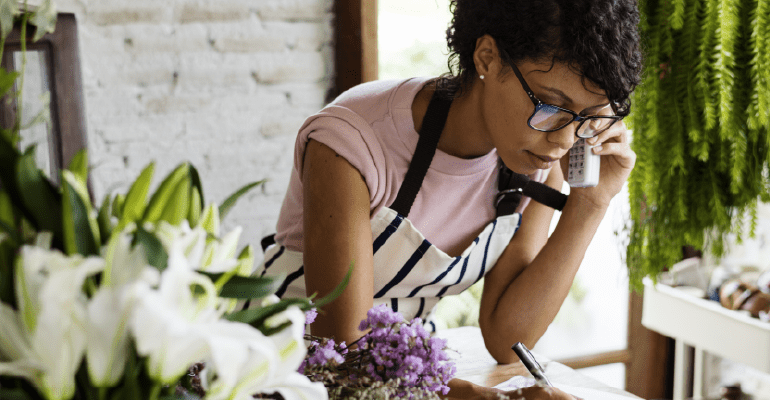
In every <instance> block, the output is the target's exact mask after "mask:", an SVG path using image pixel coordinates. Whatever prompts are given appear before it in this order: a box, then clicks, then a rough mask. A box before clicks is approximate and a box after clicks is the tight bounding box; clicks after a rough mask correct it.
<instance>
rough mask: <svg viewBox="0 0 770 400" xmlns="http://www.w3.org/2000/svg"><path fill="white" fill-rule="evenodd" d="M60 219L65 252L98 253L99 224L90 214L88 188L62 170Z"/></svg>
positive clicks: (99, 243) (70, 173)
mask: <svg viewBox="0 0 770 400" xmlns="http://www.w3.org/2000/svg"><path fill="white" fill-rule="evenodd" d="M62 178H63V179H62V190H63V201H62V220H63V224H62V225H63V226H64V250H65V252H66V253H67V254H76V253H77V254H82V255H84V256H87V255H95V254H99V247H100V245H101V239H100V235H99V224H98V222H97V221H96V218H95V216H94V215H92V211H93V210H92V208H91V203H90V201H89V200H88V189H87V188H86V187H85V183H84V182H83V181H81V180H79V179H78V178H77V177H76V176H75V175H74V174H73V173H72V172H70V171H68V170H64V171H62Z"/></svg>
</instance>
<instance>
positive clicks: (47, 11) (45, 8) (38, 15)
mask: <svg viewBox="0 0 770 400" xmlns="http://www.w3.org/2000/svg"><path fill="white" fill-rule="evenodd" d="M29 22H30V23H31V24H32V25H35V26H36V27H37V29H36V30H35V37H33V38H32V41H33V42H37V41H38V40H40V38H42V37H43V35H45V34H46V33H53V31H54V29H55V28H56V5H55V4H54V2H53V0H43V2H42V3H41V4H40V5H39V6H38V8H37V10H35V13H34V14H32V19H30V21H29Z"/></svg>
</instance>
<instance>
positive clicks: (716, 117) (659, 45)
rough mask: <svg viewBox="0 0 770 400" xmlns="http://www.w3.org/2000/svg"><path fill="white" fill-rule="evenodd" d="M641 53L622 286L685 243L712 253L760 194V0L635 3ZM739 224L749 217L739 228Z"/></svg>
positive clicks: (764, 140)
mask: <svg viewBox="0 0 770 400" xmlns="http://www.w3.org/2000/svg"><path fill="white" fill-rule="evenodd" d="M639 8H640V11H641V13H642V20H641V23H640V27H639V28H640V32H641V35H642V40H643V45H644V48H645V55H646V59H645V64H644V74H643V77H642V84H641V85H640V86H639V88H637V90H636V92H635V93H634V95H633V99H632V101H633V103H634V108H633V113H632V115H631V116H630V118H629V127H630V128H631V129H632V130H633V132H634V140H633V142H632V147H633V149H634V151H636V153H637V156H638V158H637V165H636V167H635V168H634V171H633V173H632V174H631V177H630V178H629V195H630V203H631V219H632V226H631V231H630V243H629V246H628V253H627V262H628V267H629V275H630V278H631V283H632V285H633V286H635V287H636V288H639V287H640V286H641V279H642V278H643V277H645V276H652V277H656V276H657V275H658V273H660V272H661V271H662V270H664V269H665V268H667V267H669V266H671V265H672V264H673V263H675V262H676V261H678V260H679V259H680V258H681V247H682V246H683V245H693V246H695V247H698V248H702V249H705V250H707V251H710V252H711V253H712V254H714V255H716V256H717V257H718V256H721V255H722V254H723V252H724V248H725V239H726V237H727V235H728V234H735V235H736V236H737V237H738V240H740V238H742V237H744V236H745V235H747V234H748V235H753V232H754V228H755V227H756V212H757V202H758V200H759V199H762V200H765V201H770V181H769V180H770V0H659V1H653V0H646V1H640V2H639ZM744 219H748V220H749V221H750V224H749V230H748V231H747V232H743V231H742V230H741V229H742V227H743V223H742V222H743V221H744Z"/></svg>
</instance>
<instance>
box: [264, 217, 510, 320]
mask: <svg viewBox="0 0 770 400" xmlns="http://www.w3.org/2000/svg"><path fill="white" fill-rule="evenodd" d="M520 222H521V214H518V213H514V214H510V215H504V216H500V217H497V218H496V219H495V220H494V221H492V222H491V223H489V224H488V225H487V226H486V227H485V228H484V230H483V231H482V232H481V234H480V235H479V236H478V237H477V238H476V239H475V240H474V241H473V243H471V245H470V246H468V248H467V249H465V251H464V252H463V253H462V254H461V255H459V256H457V257H450V256H449V255H447V254H446V253H444V252H443V251H442V250H440V249H439V248H437V247H436V246H434V245H432V244H431V243H430V242H429V241H428V240H426V239H425V237H424V236H423V235H422V234H421V233H420V232H419V231H418V230H417V229H415V228H414V226H413V225H412V223H411V222H410V221H409V220H408V219H407V218H404V217H403V216H401V215H399V214H398V213H397V212H396V211H394V210H392V209H390V208H383V209H381V210H380V211H379V212H378V213H377V215H375V216H374V218H372V220H371V225H372V238H373V244H372V247H373V249H372V250H373V253H374V305H379V304H387V305H389V306H390V307H391V308H392V309H393V310H394V311H398V312H400V313H401V314H402V315H403V316H404V318H406V319H407V320H410V319H412V318H415V317H419V318H422V319H423V321H426V327H427V328H428V329H429V330H435V325H434V324H433V322H432V321H431V319H430V312H431V310H432V309H433V306H435V305H436V303H437V302H438V301H439V299H441V298H442V297H443V296H447V295H453V294H458V293H460V292H462V291H463V290H465V289H467V288H468V287H470V286H471V285H472V284H474V283H475V282H477V281H478V280H479V279H481V278H482V277H484V275H485V274H486V273H487V272H489V270H490V269H492V267H493V266H494V265H495V263H497V260H498V258H499V257H500V255H501V254H502V253H503V251H504V250H505V248H506V246H507V245H508V242H509V241H510V240H511V238H512V237H513V235H514V234H515V233H516V231H517V230H518V228H519V225H520ZM304 272H305V269H304V263H303V258H302V253H300V252H296V251H291V250H288V249H286V248H285V247H284V246H281V245H280V244H275V245H272V246H270V247H269V248H268V249H267V251H266V252H265V262H264V263H263V264H262V265H261V266H260V267H259V269H258V270H257V272H256V273H257V274H258V275H269V276H278V275H281V274H285V276H286V279H285V280H284V283H283V285H282V286H281V287H280V289H279V290H278V292H277V293H276V294H277V295H278V296H279V297H304V296H306V293H305V277H304Z"/></svg>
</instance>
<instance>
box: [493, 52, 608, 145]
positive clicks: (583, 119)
mask: <svg viewBox="0 0 770 400" xmlns="http://www.w3.org/2000/svg"><path fill="white" fill-rule="evenodd" d="M503 52H504V51H503ZM505 55H506V56H508V54H507V53H506V54H505ZM508 64H509V65H510V66H511V68H512V69H513V73H514V74H516V78H518V79H519V83H521V87H522V88H523V89H524V92H525V93H527V96H529V99H530V100H531V101H532V104H534V105H535V110H534V111H532V115H530V116H529V118H528V119H527V125H528V126H529V127H530V128H532V129H534V130H536V131H538V132H556V131H558V130H560V129H564V128H565V127H566V126H567V125H569V124H571V123H573V122H575V121H579V122H580V124H579V125H578V126H577V128H576V129H575V136H577V137H579V138H581V139H589V138H592V137H596V136H597V135H599V134H600V133H602V132H604V131H606V130H607V129H610V128H611V127H612V125H615V123H616V122H618V121H620V120H622V119H623V116H620V115H588V116H585V117H583V116H581V115H580V114H578V113H576V112H574V111H572V110H568V109H566V108H562V107H559V106H555V105H553V104H548V103H544V102H542V101H540V99H538V98H537V97H536V96H535V93H533V92H532V89H530V88H529V85H527V81H526V80H524V76H522V75H521V71H519V69H518V68H517V67H516V65H515V64H514V63H512V62H509V63H508ZM544 106H548V107H553V108H555V109H557V110H560V111H564V112H566V113H568V114H570V115H572V120H571V121H569V122H567V123H566V124H564V125H562V126H560V127H558V128H555V129H547V130H546V129H538V128H535V127H534V126H532V118H534V117H535V114H537V112H538V111H540V109H542V108H543V107H544ZM600 118H601V119H612V120H614V121H612V123H610V124H609V125H608V126H607V127H606V128H605V129H604V130H603V131H601V132H599V133H597V134H595V135H591V136H580V135H579V134H578V132H580V127H581V126H583V123H585V122H586V121H589V120H593V119H600Z"/></svg>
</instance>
